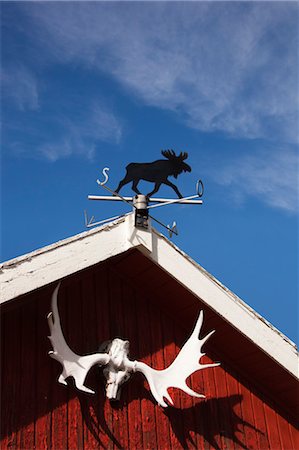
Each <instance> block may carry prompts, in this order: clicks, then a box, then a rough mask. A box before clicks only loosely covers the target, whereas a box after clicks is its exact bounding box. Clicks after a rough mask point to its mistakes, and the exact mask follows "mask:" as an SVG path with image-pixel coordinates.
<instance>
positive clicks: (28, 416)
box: [18, 301, 36, 449]
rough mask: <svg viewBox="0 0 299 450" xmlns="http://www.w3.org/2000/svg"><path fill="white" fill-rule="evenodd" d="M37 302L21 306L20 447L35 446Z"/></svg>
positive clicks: (30, 447) (29, 447) (28, 447)
mask: <svg viewBox="0 0 299 450" xmlns="http://www.w3.org/2000/svg"><path fill="white" fill-rule="evenodd" d="M35 311H36V307H35V302H34V301H31V302H30V303H26V305H25V306H24V307H22V308H21V317H22V322H21V339H22V341H21V368H22V370H21V373H20V374H19V376H21V389H20V393H19V398H18V404H19V411H20V426H21V429H20V432H19V433H20V448H22V449H32V448H33V447H34V419H35V383H36V379H35V375H36V367H35V364H36V347H35V344H36V340H35Z"/></svg>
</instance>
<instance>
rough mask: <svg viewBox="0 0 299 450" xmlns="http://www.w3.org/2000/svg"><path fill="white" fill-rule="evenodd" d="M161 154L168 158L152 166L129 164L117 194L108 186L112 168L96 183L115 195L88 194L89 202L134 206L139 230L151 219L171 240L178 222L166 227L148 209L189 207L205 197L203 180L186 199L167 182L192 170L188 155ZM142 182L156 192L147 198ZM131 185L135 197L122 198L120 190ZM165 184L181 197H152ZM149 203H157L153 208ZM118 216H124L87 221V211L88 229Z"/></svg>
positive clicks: (105, 171)
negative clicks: (148, 184)
mask: <svg viewBox="0 0 299 450" xmlns="http://www.w3.org/2000/svg"><path fill="white" fill-rule="evenodd" d="M161 153H162V155H163V156H164V157H165V158H166V159H158V160H157V161H153V162H150V163H130V164H128V165H127V167H126V175H125V177H124V178H123V179H122V180H121V181H120V182H119V184H118V186H117V188H116V190H115V191H113V190H112V189H110V188H109V187H108V186H107V182H108V180H109V176H108V172H109V168H108V167H105V168H104V169H103V171H102V173H103V175H104V180H103V181H100V180H97V183H98V185H99V186H101V187H103V188H104V189H106V190H108V191H109V192H110V193H111V194H112V196H111V195H109V196H104V195H89V196H88V199H89V200H108V201H123V202H125V203H128V204H129V205H130V206H131V207H133V210H134V211H135V226H136V227H141V228H147V227H148V219H149V217H150V218H151V219H153V220H154V221H155V222H157V223H159V224H160V225H162V226H163V227H165V228H166V229H167V230H168V232H169V234H170V237H172V234H178V233H177V228H176V223H175V222H173V224H172V226H169V225H167V226H166V225H164V224H163V223H162V222H160V221H159V220H157V219H156V218H154V217H152V216H151V215H149V209H151V208H157V207H159V206H165V205H170V204H174V203H180V204H189V205H190V204H191V205H195V204H197V205H198V204H202V200H201V199H200V197H202V195H203V182H202V181H201V180H198V181H197V183H196V194H195V195H191V196H189V197H183V196H182V194H181V193H180V191H179V190H178V188H177V186H176V185H175V184H173V183H172V182H171V181H170V180H169V179H168V177H170V176H173V177H174V178H177V177H178V175H180V174H181V173H182V172H191V167H190V166H189V165H188V164H187V163H186V162H185V160H186V159H187V158H188V153H186V152H184V153H182V152H181V153H180V154H179V155H176V154H175V152H174V151H173V150H162V151H161ZM140 180H144V181H147V182H151V183H154V189H153V190H152V191H151V192H149V193H148V194H146V195H144V194H142V193H141V192H140V191H139V189H138V183H139V182H140ZM128 183H132V190H133V191H134V192H135V193H136V195H135V196H133V197H123V196H122V195H120V194H119V191H120V190H121V189H122V187H123V186H125V185H126V184H128ZM162 184H164V185H166V186H169V187H171V188H172V189H173V190H174V191H175V193H176V194H177V196H178V198H175V199H173V198H172V199H170V198H157V197H152V195H154V194H155V193H156V192H158V190H159V189H160V187H161V185H162ZM150 203H154V204H153V205H152V204H151V205H150ZM128 214H130V213H128ZM119 217H121V216H120V215H119V216H115V217H110V218H109V219H104V220H101V221H98V222H95V221H94V216H92V217H91V219H88V216H87V213H86V211H85V225H86V227H88V228H89V227H92V226H95V225H100V224H103V223H105V222H109V221H111V220H115V219H117V218H119Z"/></svg>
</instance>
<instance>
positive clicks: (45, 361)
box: [35, 290, 55, 449]
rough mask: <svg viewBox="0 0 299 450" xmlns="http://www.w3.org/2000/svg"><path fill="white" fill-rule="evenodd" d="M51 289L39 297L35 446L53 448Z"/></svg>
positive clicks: (37, 305)
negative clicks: (49, 322)
mask: <svg viewBox="0 0 299 450" xmlns="http://www.w3.org/2000/svg"><path fill="white" fill-rule="evenodd" d="M50 298H51V294H50V291H48V290H47V291H46V292H44V293H43V294H42V293H40V295H39V296H38V298H37V302H36V310H37V323H36V326H37V335H36V341H37V342H36V350H37V352H36V422H35V447H36V448H37V449H50V448H51V408H52V405H51V391H52V383H54V382H55V378H54V376H53V375H54V374H53V373H52V364H51V361H50V357H49V356H48V354H47V353H48V351H49V350H51V345H50V342H49V340H48V339H47V336H48V335H49V334H50V332H49V328H48V324H47V320H46V316H47V314H48V313H49V311H50V310H51V308H50Z"/></svg>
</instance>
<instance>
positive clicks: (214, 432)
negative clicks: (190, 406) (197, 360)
mask: <svg viewBox="0 0 299 450" xmlns="http://www.w3.org/2000/svg"><path fill="white" fill-rule="evenodd" d="M201 362H202V364H207V363H210V362H212V361H211V360H210V359H209V358H208V357H203V358H202V361H201ZM202 372H203V379H204V389H205V393H206V402H205V417H204V439H205V441H206V442H207V443H208V444H209V446H210V448H221V438H220V436H219V430H220V424H219V418H218V403H217V390H216V385H215V380H214V376H213V369H206V370H203V371H202Z"/></svg>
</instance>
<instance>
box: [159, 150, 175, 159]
mask: <svg viewBox="0 0 299 450" xmlns="http://www.w3.org/2000/svg"><path fill="white" fill-rule="evenodd" d="M161 153H162V155H163V156H165V158H167V159H174V158H176V154H175V152H174V151H173V150H172V149H170V150H161Z"/></svg>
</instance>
